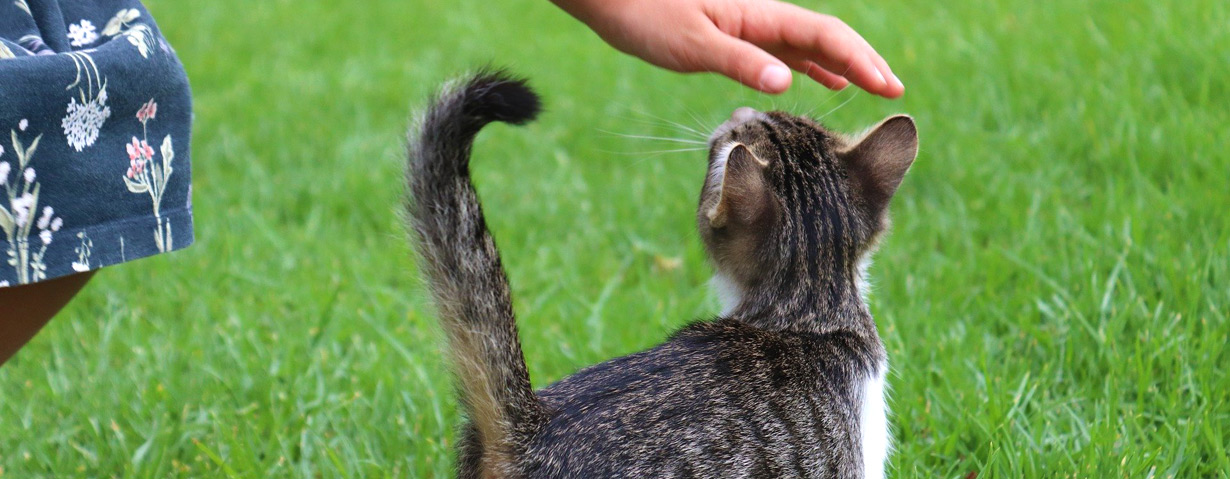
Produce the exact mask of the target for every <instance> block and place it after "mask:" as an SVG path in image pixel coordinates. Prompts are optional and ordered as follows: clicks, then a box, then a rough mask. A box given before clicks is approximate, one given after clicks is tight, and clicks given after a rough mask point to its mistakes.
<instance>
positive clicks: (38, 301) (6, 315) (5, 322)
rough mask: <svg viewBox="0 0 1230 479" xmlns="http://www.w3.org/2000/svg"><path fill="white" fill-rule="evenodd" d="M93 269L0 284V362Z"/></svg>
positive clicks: (72, 293) (55, 310) (60, 305)
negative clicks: (47, 279)
mask: <svg viewBox="0 0 1230 479" xmlns="http://www.w3.org/2000/svg"><path fill="white" fill-rule="evenodd" d="M92 276H94V272H93V271H90V272H86V273H80V274H74V275H70V276H64V277H60V278H56V279H53V280H49V281H43V282H41V283H34V284H27V285H22V286H13V287H9V288H0V365H4V362H5V361H8V360H9V358H11V357H13V354H14V353H16V352H17V350H18V349H21V347H22V346H24V345H25V344H26V342H28V341H30V338H33V337H34V334H35V333H38V330H40V329H42V328H43V325H45V324H47V321H50V320H51V318H52V316H55V315H56V313H58V312H60V309H61V308H63V307H64V305H66V304H68V301H69V300H71V299H73V296H76V295H77V292H78V291H81V288H82V287H83V286H85V283H86V281H89V280H90V277H92Z"/></svg>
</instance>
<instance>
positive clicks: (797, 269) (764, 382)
mask: <svg viewBox="0 0 1230 479" xmlns="http://www.w3.org/2000/svg"><path fill="white" fill-rule="evenodd" d="M537 110H538V103H537V98H536V97H535V96H534V94H533V93H532V92H530V91H529V90H528V89H527V88H526V87H525V85H524V84H523V83H522V82H519V81H516V80H513V79H510V78H509V77H508V76H507V75H503V74H499V73H480V74H478V75H475V76H472V77H469V78H468V79H466V80H463V81H461V82H459V83H457V84H456V86H454V87H452V88H449V89H446V90H445V92H444V93H442V94H441V95H440V96H439V97H438V98H437V99H436V100H435V102H434V103H433V105H432V106H431V107H430V108H429V109H428V111H427V113H426V114H425V116H424V117H423V119H422V120H421V121H420V123H419V126H418V128H417V130H416V132H415V133H414V134H413V135H412V138H411V143H410V147H409V152H410V154H409V156H410V166H409V170H410V171H409V181H410V190H411V195H412V200H411V201H410V202H409V204H408V210H409V212H410V216H411V223H412V227H413V230H414V231H415V232H416V233H417V235H418V249H419V251H420V254H421V255H422V257H423V269H424V271H425V272H426V275H427V277H428V280H429V282H430V284H431V288H432V291H433V293H434V295H435V298H436V303H437V305H438V308H439V310H440V319H441V323H442V324H443V326H444V329H445V331H446V332H447V334H448V337H449V342H450V350H451V351H452V360H453V363H454V366H455V369H456V374H457V376H458V383H459V394H460V398H461V402H462V405H463V407H464V409H465V412H466V414H467V415H468V417H469V420H470V423H469V425H468V426H467V427H466V429H465V431H464V433H463V437H462V440H461V444H460V445H459V451H460V456H459V458H458V469H459V471H458V474H459V476H460V477H463V478H480V477H481V478H493V477H503V478H564V477H578V478H580V477H585V478H591V477H592V478H622V477H655V478H657V477H661V478H672V477H677V478H684V477H698V478H705V477H747V478H752V477H781V478H861V477H880V476H881V475H882V474H883V465H884V464H883V463H884V458H885V456H886V454H887V452H888V445H889V443H888V436H887V422H886V420H885V416H884V407H883V397H882V395H883V389H884V384H883V381H884V377H885V372H886V371H885V367H886V366H885V364H886V357H885V351H884V347H883V345H882V344H881V342H880V339H879V336H878V335H877V333H876V327H875V323H874V322H873V321H872V318H871V315H870V313H869V312H868V310H867V307H866V305H865V303H864V301H863V300H862V297H861V295H860V284H861V283H862V282H861V281H860V276H861V272H860V269H859V264H861V263H864V261H863V260H865V259H866V257H867V255H869V254H870V251H871V250H872V249H873V248H874V245H875V242H876V238H878V237H879V236H880V234H881V233H882V232H883V230H884V229H885V227H886V226H887V219H886V215H885V211H886V209H887V200H888V199H889V198H891V196H892V193H893V192H894V191H893V190H895V189H896V186H897V184H899V183H900V180H901V178H900V177H901V176H902V175H904V174H905V171H906V169H908V167H909V163H910V162H911V161H912V160H913V155H914V152H915V151H916V149H917V136H916V133H915V131H914V129H913V122H912V121H911V120H909V119H908V117H895V118H892V119H889V120H886V121H885V122H884V123H882V124H881V125H880V126H878V127H877V128H875V129H874V130H872V131H871V132H870V133H868V134H867V135H865V136H864V137H862V138H859V139H857V140H847V139H844V137H840V136H837V135H834V134H832V133H829V132H828V131H827V130H824V129H823V128H822V127H820V126H819V125H817V124H815V123H814V122H812V121H811V120H807V119H805V118H800V117H794V116H791V115H787V114H784V113H779V112H773V113H758V112H754V111H750V110H747V109H741V110H739V111H738V112H736V115H735V116H734V117H733V118H732V120H731V121H730V122H727V123H726V124H724V125H722V126H720V127H719V128H718V129H717V130H716V132H715V134H714V137H713V138H712V140H711V147H712V149H711V153H710V171H709V173H708V174H707V175H706V177H705V178H704V179H703V180H704V187H703V188H702V192H701V200H700V205H699V208H698V210H697V219H698V223H699V228H700V232H701V237H702V239H703V240H704V243H705V247H706V249H707V251H708V252H709V253H710V256H711V258H712V259H713V263H714V266H715V268H716V269H717V276H718V278H720V279H719V280H718V281H717V283H718V284H721V285H722V286H723V288H724V289H725V290H727V292H728V293H729V294H728V297H729V299H730V300H731V304H730V307H729V309H728V311H727V312H724V313H723V315H722V316H720V317H717V318H713V319H710V320H705V321H697V322H695V323H692V324H690V325H688V326H686V327H684V328H683V329H681V330H679V331H678V332H676V333H675V334H673V335H672V336H671V337H670V338H668V339H667V340H666V341H665V342H663V343H662V344H660V345H658V346H656V347H653V348H650V349H648V350H645V351H642V352H639V353H635V354H631V355H628V356H624V357H620V358H615V359H612V360H609V361H606V362H603V363H600V364H597V365H594V366H590V367H588V368H585V369H582V370H581V371H579V372H577V373H576V374H574V375H572V376H569V377H567V378H565V379H563V380H561V381H559V382H558V383H555V384H552V385H550V386H547V387H546V388H543V389H542V390H540V391H537V392H534V391H532V390H531V389H530V382H529V376H528V373H527V372H526V368H525V362H524V358H523V356H522V353H521V347H520V344H519V342H518V338H517V330H516V323H515V320H514V318H513V314H512V308H511V301H510V298H509V288H508V284H507V280H506V279H505V276H504V273H503V271H502V269H501V266H500V258H499V254H498V251H497V250H496V248H495V243H494V241H493V240H492V239H491V236H490V234H489V233H488V232H487V229H486V226H485V223H484V220H483V216H482V209H481V207H480V206H479V204H478V201H477V196H476V195H475V192H474V189H473V186H472V185H471V183H470V181H469V168H468V165H469V153H470V145H471V142H472V141H473V138H474V135H475V134H476V133H477V132H478V130H479V129H481V128H482V126H483V125H485V124H486V123H488V122H490V121H495V120H498V121H507V122H512V123H521V122H524V121H528V120H529V119H531V118H532V117H533V116H534V114H535V113H536V112H537ZM886 172H887V173H886ZM628 321H629V323H632V324H634V323H636V322H637V319H636V318H628ZM871 429H875V430H874V431H873V430H871ZM873 449H874V450H873Z"/></svg>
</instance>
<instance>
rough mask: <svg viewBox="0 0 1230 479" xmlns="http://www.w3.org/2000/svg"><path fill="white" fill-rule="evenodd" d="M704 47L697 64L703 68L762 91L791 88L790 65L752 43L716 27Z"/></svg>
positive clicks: (782, 90)
mask: <svg viewBox="0 0 1230 479" xmlns="http://www.w3.org/2000/svg"><path fill="white" fill-rule="evenodd" d="M703 51H704V52H705V54H704V55H703V56H702V57H701V58H700V60H701V62H702V65H700V67H701V68H702V69H704V70H708V71H711V72H717V73H721V74H723V75H726V76H728V77H730V79H732V80H735V81H737V82H739V83H742V84H744V85H747V86H749V87H751V88H755V89H757V90H760V91H762V92H765V93H774V94H776V93H782V92H784V91H786V89H788V88H790V82H791V74H790V68H789V67H787V66H786V64H785V63H783V62H782V61H781V60H778V59H777V57H774V56H773V55H770V54H769V53H768V52H766V51H764V50H761V49H760V48H759V47H757V46H755V45H752V44H751V43H748V42H746V41H743V40H740V39H738V38H735V37H732V36H729V35H726V34H725V33H722V32H721V31H718V32H717V34H715V35H713V38H712V40H711V42H710V44H709V45H705V46H704V47H703Z"/></svg>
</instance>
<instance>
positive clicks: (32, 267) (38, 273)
mask: <svg viewBox="0 0 1230 479" xmlns="http://www.w3.org/2000/svg"><path fill="white" fill-rule="evenodd" d="M22 123H24V124H28V123H26V122H25V121H24V120H23V122H22ZM9 133H10V137H11V138H12V145H11V146H12V148H13V152H14V153H15V154H16V156H17V164H16V168H14V167H13V164H12V163H9V162H8V161H0V192H2V196H0V199H3V198H7V199H8V201H7V203H5V202H0V232H3V233H4V238H5V239H6V240H7V241H8V248H7V250H6V251H5V253H6V254H7V256H8V261H7V262H6V263H7V264H8V265H9V266H11V267H13V268H14V269H15V270H16V272H17V284H26V283H32V282H35V281H39V280H42V279H46V277H47V265H46V264H45V263H44V262H43V257H44V256H45V255H46V254H47V247H48V246H49V245H50V244H51V242H52V241H54V239H55V234H54V233H55V232H57V231H59V230H60V228H62V227H64V220H63V219H61V218H58V217H56V215H55V209H54V208H52V207H51V206H46V205H44V206H43V208H42V209H41V210H40V209H39V190H40V185H39V184H38V182H37V181H35V180H36V179H37V178H38V174H37V173H36V172H35V170H34V167H33V166H30V162H31V160H32V159H33V157H34V152H35V150H37V149H38V144H39V141H40V140H42V139H43V135H38V136H37V137H35V138H34V140H33V141H31V142H30V143H29V144H25V143H23V142H22V141H21V139H20V138H18V136H17V130H9ZM13 170H17V171H20V172H21V173H20V174H17V175H10V173H13V172H14V171H13ZM33 237H37V238H38V241H37V242H36V243H35V244H33V245H32V244H30V240H31V238H33ZM40 243H41V244H40Z"/></svg>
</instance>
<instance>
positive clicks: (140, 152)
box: [124, 136, 154, 160]
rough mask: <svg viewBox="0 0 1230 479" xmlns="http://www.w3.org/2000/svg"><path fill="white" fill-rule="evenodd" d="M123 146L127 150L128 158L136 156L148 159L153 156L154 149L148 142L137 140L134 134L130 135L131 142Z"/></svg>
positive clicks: (133, 158) (131, 158)
mask: <svg viewBox="0 0 1230 479" xmlns="http://www.w3.org/2000/svg"><path fill="white" fill-rule="evenodd" d="M124 148H125V149H126V150H128V159H129V160H135V159H137V158H141V159H143V160H148V159H150V158H153V157H154V149H153V148H150V146H149V143H146V142H145V140H138V139H137V137H135V136H134V137H132V143H129V144H127V145H124Z"/></svg>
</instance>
